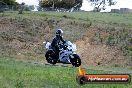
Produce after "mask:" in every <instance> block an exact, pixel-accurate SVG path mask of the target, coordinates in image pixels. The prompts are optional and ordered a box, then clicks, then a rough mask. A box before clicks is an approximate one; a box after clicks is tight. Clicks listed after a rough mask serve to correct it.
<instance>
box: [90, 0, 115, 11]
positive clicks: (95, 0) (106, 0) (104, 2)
mask: <svg viewBox="0 0 132 88" xmlns="http://www.w3.org/2000/svg"><path fill="white" fill-rule="evenodd" d="M88 1H89V2H90V3H91V5H92V6H94V11H97V12H100V11H101V10H105V9H106V6H111V5H115V4H116V1H115V0H88Z"/></svg>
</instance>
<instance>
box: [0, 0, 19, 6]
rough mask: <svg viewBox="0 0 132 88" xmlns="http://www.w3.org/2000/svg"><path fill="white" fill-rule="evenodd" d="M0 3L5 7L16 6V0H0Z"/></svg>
mask: <svg viewBox="0 0 132 88" xmlns="http://www.w3.org/2000/svg"><path fill="white" fill-rule="evenodd" d="M0 2H3V3H6V4H7V5H16V4H18V3H17V2H16V0H0Z"/></svg>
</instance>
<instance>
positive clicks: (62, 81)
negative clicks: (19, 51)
mask: <svg viewBox="0 0 132 88" xmlns="http://www.w3.org/2000/svg"><path fill="white" fill-rule="evenodd" d="M77 72H78V69H77V68H66V67H64V68H63V67H56V66H52V67H51V66H45V65H39V64H31V63H25V62H21V61H15V60H14V59H13V58H8V57H4V58H2V57H1V58H0V88H132V83H130V84H87V85H83V86H80V85H79V84H77V82H76V75H77ZM104 73H106V74H107V73H108V72H103V71H95V70H87V74H104Z"/></svg>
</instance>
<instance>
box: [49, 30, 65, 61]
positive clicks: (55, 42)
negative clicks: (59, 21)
mask: <svg viewBox="0 0 132 88" xmlns="http://www.w3.org/2000/svg"><path fill="white" fill-rule="evenodd" d="M62 34H63V31H62V29H57V30H56V36H55V38H54V39H53V41H52V43H51V48H52V49H53V50H54V52H55V55H57V56H56V59H57V58H59V48H60V45H62V44H65V43H66V41H65V40H64V39H63V36H62Z"/></svg>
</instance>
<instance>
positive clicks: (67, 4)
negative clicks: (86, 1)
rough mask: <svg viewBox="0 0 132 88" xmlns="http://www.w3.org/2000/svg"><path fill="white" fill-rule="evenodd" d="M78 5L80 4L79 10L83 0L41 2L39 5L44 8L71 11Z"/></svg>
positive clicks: (47, 0) (45, 0) (42, 0)
mask: <svg viewBox="0 0 132 88" xmlns="http://www.w3.org/2000/svg"><path fill="white" fill-rule="evenodd" d="M76 4H80V5H79V7H78V8H80V7H81V6H82V0H39V5H40V6H41V7H44V8H49V7H53V8H66V9H70V8H72V7H73V6H75V5H76Z"/></svg>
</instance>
